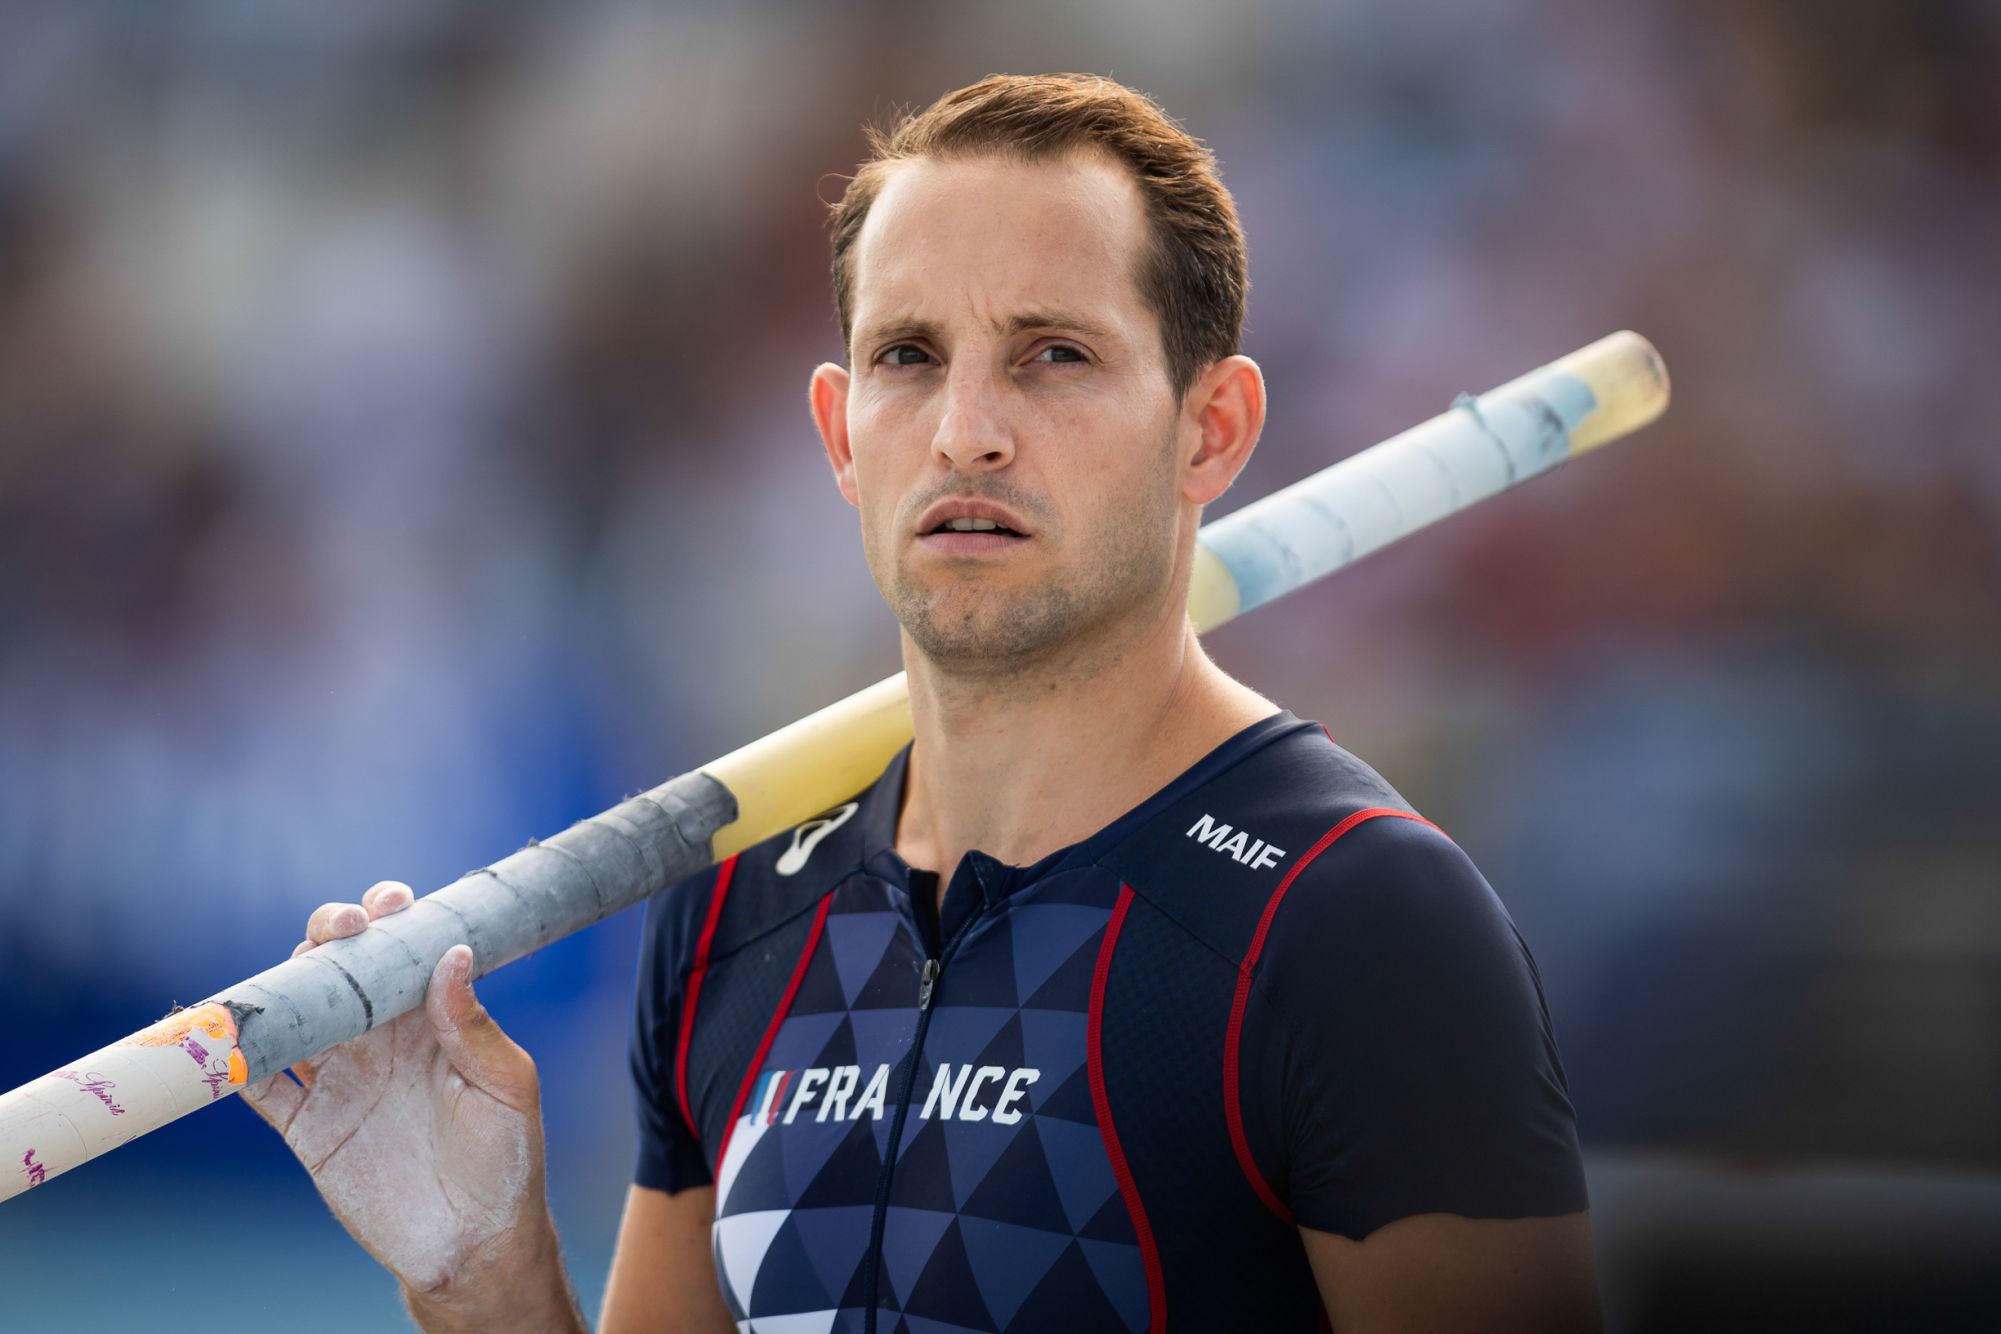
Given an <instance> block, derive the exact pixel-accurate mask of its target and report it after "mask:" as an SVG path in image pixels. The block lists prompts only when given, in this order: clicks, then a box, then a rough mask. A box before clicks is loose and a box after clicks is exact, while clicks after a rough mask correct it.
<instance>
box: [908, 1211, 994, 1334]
mask: <svg viewBox="0 0 2001 1334" xmlns="http://www.w3.org/2000/svg"><path fill="white" fill-rule="evenodd" d="M903 1310H904V1313H905V1314H906V1315H908V1316H911V1317H913V1318H915V1317H929V1318H931V1319H933V1320H946V1321H950V1322H951V1323H952V1324H954V1325H957V1326H959V1327H960V1328H962V1329H977V1330H992V1329H994V1328H995V1326H994V1323H993V1317H992V1316H991V1315H989V1314H988V1313H987V1308H986V1302H985V1301H984V1300H983V1299H982V1298H981V1296H980V1289H979V1282H978V1280H977V1279H975V1278H974V1277H973V1265H972V1261H971V1260H969V1259H968V1258H967V1256H966V1245H965V1241H964V1240H963V1238H961V1237H960V1235H959V1220H958V1219H956V1218H955V1219H953V1220H952V1221H951V1223H949V1224H947V1225H946V1228H945V1231H944V1233H943V1234H942V1235H940V1236H939V1238H938V1244H937V1245H936V1246H933V1247H932V1248H931V1258H930V1259H928V1260H926V1261H925V1262H924V1269H923V1272H922V1273H920V1274H918V1276H917V1282H915V1283H914V1284H912V1285H911V1288H910V1295H909V1296H908V1297H906V1298H905V1299H904V1301H903Z"/></svg>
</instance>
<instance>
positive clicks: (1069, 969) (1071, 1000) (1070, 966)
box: [1022, 914, 1104, 1014]
mask: <svg viewBox="0 0 2001 1334" xmlns="http://www.w3.org/2000/svg"><path fill="white" fill-rule="evenodd" d="M1101 917H1102V914H1101ZM1101 925H1102V923H1101ZM1103 939H1104V932H1103V931H1094V932H1092V933H1091V935H1090V937H1089V938H1088V939H1086V940H1085V941H1084V942H1083V943H1082V944H1081V945H1079V946H1077V948H1076V949H1074V950H1072V951H1071V952H1070V957H1069V958H1067V959H1065V960H1063V961H1062V962H1061V963H1059V964H1058V965H1056V967H1055V969H1054V970H1053V971H1051V972H1050V974H1049V976H1048V977H1047V978H1046V979H1044V981H1043V983H1042V985H1041V986H1039V987H1037V988H1036V989H1035V992H1034V994H1033V995H1031V996H1030V997H1029V998H1028V999H1027V1000H1025V1001H1023V1002H1022V1007H1023V1008H1024V1009H1029V1010H1071V1011H1074V1012H1076V1013H1079V1014H1082V1013H1083V1012H1084V1011H1086V1010H1088V1009H1089V1008H1090V1006H1091V981H1092V979H1093V977H1094V976H1095V975H1096V973H1097V970H1098V946H1099V944H1100V943H1101V942H1102V941H1103Z"/></svg>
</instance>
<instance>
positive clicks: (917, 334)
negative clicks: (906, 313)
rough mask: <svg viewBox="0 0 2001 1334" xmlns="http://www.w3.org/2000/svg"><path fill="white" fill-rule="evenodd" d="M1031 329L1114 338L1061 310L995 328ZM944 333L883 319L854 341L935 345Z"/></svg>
mask: <svg viewBox="0 0 2001 1334" xmlns="http://www.w3.org/2000/svg"><path fill="white" fill-rule="evenodd" d="M1032 329H1061V330H1067V331H1068V332H1070V333H1074V334H1076V335H1078V336H1079V337H1082V338H1092V339H1099V340H1108V339H1110V338H1111V337H1112V333H1111V331H1110V330H1109V329H1106V328H1104V327H1103V326H1101V325H1097V324H1093V323H1092V322H1091V321H1089V320H1087V319H1084V318H1082V317H1081V316H1078V315H1074V314H1071V313H1070V312H1068V311H1062V310H1028V311H1022V312H1020V313H1019V314H1015V315H1010V316H1008V317H1007V318H1006V319H1004V320H1000V321H998V322H996V323H995V325H994V331H995V332H996V333H999V334H1001V335H1002V336H1004V337H1005V336H1009V335H1013V334H1019V333H1027V332H1029V331H1030V330H1032ZM943 334H944V326H942V325H940V324H938V323H937V322H936V321H933V320H916V319H912V320H884V321H882V322H881V323H879V324H874V325H869V326H867V327H864V328H861V329H857V330H856V331H855V342H856V343H857V344H861V343H889V342H895V341H898V340H901V339H906V338H926V339H929V340H931V341H932V342H934V343H935V342H943V341H944V338H943Z"/></svg>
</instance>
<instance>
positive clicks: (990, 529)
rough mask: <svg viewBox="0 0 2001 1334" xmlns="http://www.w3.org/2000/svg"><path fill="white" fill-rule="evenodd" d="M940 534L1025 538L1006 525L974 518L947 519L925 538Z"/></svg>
mask: <svg viewBox="0 0 2001 1334" xmlns="http://www.w3.org/2000/svg"><path fill="white" fill-rule="evenodd" d="M940 533H992V534H994V535H996V536H999V537H1022V536H1025V534H1022V533H1018V532H1016V531H1015V530H1014V529H1012V528H1010V527H1008V526H1007V525H1006V524H1004V523H997V522H995V521H994V520H992V519H974V518H959V519H947V520H945V521H944V522H943V523H941V524H939V525H938V526H937V527H935V528H933V529H931V530H930V531H929V532H927V533H926V534H925V536H926V537H935V536H937V535H938V534H940Z"/></svg>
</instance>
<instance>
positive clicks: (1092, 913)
mask: <svg viewBox="0 0 2001 1334" xmlns="http://www.w3.org/2000/svg"><path fill="white" fill-rule="evenodd" d="M1106 917H1107V914H1106V912H1105V909H1104V908H1103V907H1102V906H1101V905H1098V904H1071V903H1042V902H1036V903H1029V904H1023V905H1021V906H1019V907H1017V908H1015V909H1014V911H1013V912H1011V913H1010V914H1009V919H1010V921H1011V923H1012V924H1013V925H1014V928H1015V931H1014V935H1015V948H1014V978H1015V989H1016V991H1017V992H1018V993H1019V994H1020V995H1022V996H1026V997H1028V998H1029V999H1028V1000H1027V1001H1025V1002H1024V1004H1027V1005H1038V1002H1037V1001H1036V1000H1035V999H1034V997H1035V994H1036V992H1037V991H1039V990H1040V989H1041V987H1042V985H1043V984H1044V983H1045V982H1047V981H1048V980H1049V978H1050V975H1051V974H1053V973H1055V971H1056V970H1057V969H1058V968H1060V967H1062V966H1063V965H1064V964H1066V963H1068V962H1069V961H1070V960H1071V959H1072V958H1073V957H1075V956H1076V955H1077V954H1078V953H1079V951H1080V950H1082V949H1083V947H1084V946H1085V945H1089V946H1090V947H1091V948H1090V950H1089V951H1088V953H1089V956H1090V958H1091V960H1092V962H1093V963H1095V962H1096V961H1097V955H1098V950H1097V943H1096V942H1097V938H1098V936H1099V934H1100V933H1101V931H1102V929H1103V927H1104V925H1105V920H1106ZM1089 999H1090V991H1089V989H1088V988H1087V989H1086V990H1085V992H1084V995H1083V999H1082V1000H1081V1001H1080V1002H1079V1003H1078V1004H1077V1005H1076V1006H1075V1007H1074V1008H1076V1009H1080V1010H1081V1009H1083V1008H1084V1005H1085V1004H1086V1003H1088V1002H1089ZM1039 1008H1044V1009H1048V1008H1055V1007H1051V1006H1049V1005H1047V1004H1046V1003H1042V1004H1040V1005H1039ZM1061 1008H1066V1009H1067V1008H1073V1007H1070V1006H1064V1007H1061Z"/></svg>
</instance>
